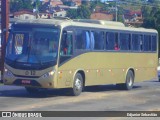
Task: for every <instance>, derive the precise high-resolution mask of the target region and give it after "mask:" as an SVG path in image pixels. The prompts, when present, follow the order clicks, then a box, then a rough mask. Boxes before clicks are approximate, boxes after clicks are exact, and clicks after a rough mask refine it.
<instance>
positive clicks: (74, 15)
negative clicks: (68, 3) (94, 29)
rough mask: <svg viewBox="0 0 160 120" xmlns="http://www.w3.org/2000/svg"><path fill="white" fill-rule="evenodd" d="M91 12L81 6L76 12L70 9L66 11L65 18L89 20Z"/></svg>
mask: <svg viewBox="0 0 160 120" xmlns="http://www.w3.org/2000/svg"><path fill="white" fill-rule="evenodd" d="M90 15H91V12H90V10H89V8H88V7H86V6H85V5H81V6H80V7H79V8H78V9H77V10H75V9H73V10H72V9H70V10H68V11H67V17H69V18H71V19H89V18H90Z"/></svg>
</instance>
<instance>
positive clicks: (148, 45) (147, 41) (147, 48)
mask: <svg viewBox="0 0 160 120" xmlns="http://www.w3.org/2000/svg"><path fill="white" fill-rule="evenodd" d="M143 46H144V47H143V50H144V51H151V36H150V35H144V44H143Z"/></svg>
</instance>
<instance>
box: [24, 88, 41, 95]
mask: <svg viewBox="0 0 160 120" xmlns="http://www.w3.org/2000/svg"><path fill="white" fill-rule="evenodd" d="M25 89H26V91H27V92H28V93H30V94H35V93H38V92H39V89H38V88H32V87H25Z"/></svg>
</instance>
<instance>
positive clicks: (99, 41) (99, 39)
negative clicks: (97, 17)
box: [94, 31, 104, 50]
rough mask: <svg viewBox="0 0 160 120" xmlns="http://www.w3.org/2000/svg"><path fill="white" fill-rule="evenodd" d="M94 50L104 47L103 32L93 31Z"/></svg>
mask: <svg viewBox="0 0 160 120" xmlns="http://www.w3.org/2000/svg"><path fill="white" fill-rule="evenodd" d="M94 49H95V50H103V49H104V32H102V31H101V32H98V31H96V32H95V47H94Z"/></svg>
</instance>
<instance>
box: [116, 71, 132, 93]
mask: <svg viewBox="0 0 160 120" xmlns="http://www.w3.org/2000/svg"><path fill="white" fill-rule="evenodd" d="M133 83H134V75H133V72H132V71H131V70H129V71H128V73H127V76H126V80H125V83H119V84H116V87H117V88H118V89H119V90H131V89H132V88H133Z"/></svg>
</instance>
